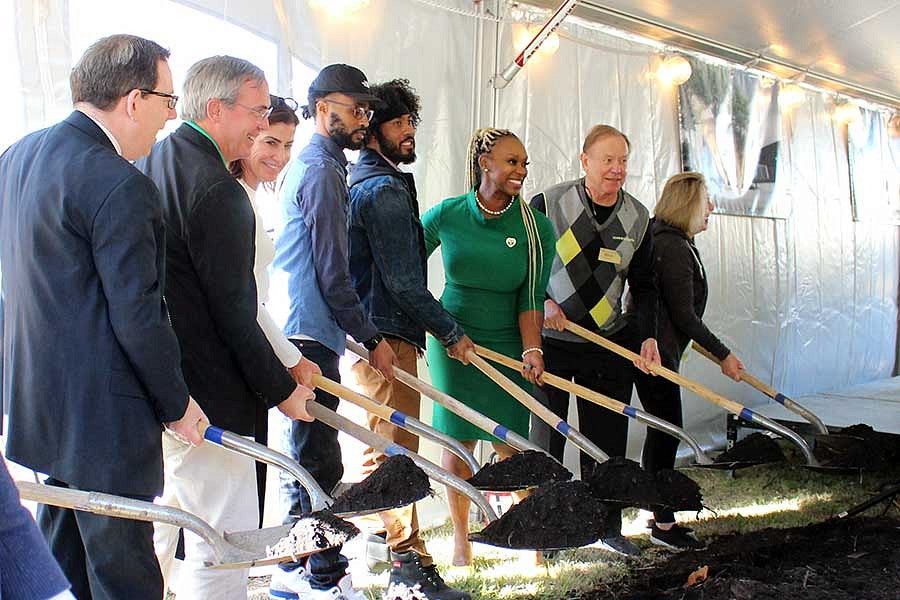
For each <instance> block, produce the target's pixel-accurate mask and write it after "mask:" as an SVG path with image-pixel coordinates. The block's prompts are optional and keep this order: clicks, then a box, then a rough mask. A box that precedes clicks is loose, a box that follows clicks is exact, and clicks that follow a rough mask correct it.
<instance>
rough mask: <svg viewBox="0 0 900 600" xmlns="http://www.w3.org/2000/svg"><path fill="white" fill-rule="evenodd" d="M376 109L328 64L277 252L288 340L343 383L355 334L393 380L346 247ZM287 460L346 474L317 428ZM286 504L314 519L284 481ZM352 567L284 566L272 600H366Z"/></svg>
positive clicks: (292, 170)
mask: <svg viewBox="0 0 900 600" xmlns="http://www.w3.org/2000/svg"><path fill="white" fill-rule="evenodd" d="M379 102H380V101H379V100H378V98H376V97H375V96H373V95H372V94H371V93H370V91H369V83H368V82H367V81H366V76H365V75H364V74H363V72H362V71H360V70H359V69H357V68H355V67H351V66H349V65H341V64H336V65H329V66H327V67H325V68H324V69H322V70H321V71H320V72H319V74H318V75H317V76H316V78H315V80H313V82H312V84H311V85H310V87H309V95H308V104H307V105H306V106H305V107H303V118H305V119H309V118H315V123H316V132H315V133H314V134H313V136H312V139H311V140H310V142H309V144H308V145H307V146H306V147H305V148H304V149H303V150H301V152H300V154H299V156H297V158H296V159H295V160H294V162H293V163H292V164H291V166H290V167H289V168H288V172H287V174H286V175H285V178H284V184H283V187H282V203H283V214H284V217H285V224H284V230H283V231H282V233H281V236H280V237H279V239H278V242H277V243H276V252H275V262H274V267H275V269H276V272H278V271H280V272H283V273H284V274H285V275H286V278H287V285H288V294H289V296H290V312H289V315H288V319H287V323H286V324H285V327H284V333H285V335H287V336H288V338H289V339H291V340H292V341H293V343H294V344H295V345H296V346H297V347H298V348H300V350H301V352H302V353H303V355H304V356H305V357H306V358H308V359H310V360H312V361H313V362H315V363H317V364H318V365H319V367H320V368H321V369H322V374H323V375H324V376H325V377H327V378H328V379H331V380H333V381H340V377H341V376H340V372H339V371H338V361H339V359H340V356H341V355H342V354H343V353H344V348H345V344H346V341H345V339H346V336H347V334H348V333H349V334H350V335H352V336H353V338H354V339H356V340H357V341H359V342H360V343H362V344H363V345H364V346H365V347H366V349H368V350H369V352H370V354H371V358H372V364H373V365H374V366H375V368H376V369H378V371H379V372H380V373H381V374H382V375H383V376H384V377H385V378H386V379H388V380H391V379H393V364H394V363H395V362H396V356H395V355H394V351H393V350H392V349H391V346H390V344H388V342H387V341H385V340H384V338H383V337H382V336H381V334H380V333H379V332H378V328H377V327H376V326H375V324H374V323H373V322H372V320H371V319H370V318H369V317H368V315H367V313H366V310H365V308H364V307H363V305H362V303H361V302H360V300H359V296H358V295H357V294H356V290H355V289H354V287H353V283H352V281H351V279H350V272H349V259H348V243H347V205H348V202H349V192H348V189H347V159H346V157H345V156H344V149H345V148H347V149H351V150H358V149H360V148H361V147H362V145H363V143H364V141H365V137H366V130H367V128H368V125H369V120H370V119H371V118H372V110H371V108H370V106H374V105H375V104H378V103H379ZM316 396H317V400H318V402H319V403H320V404H323V405H325V406H327V407H328V408H331V409H333V410H336V409H337V406H338V398H337V397H335V396H333V395H331V394H328V393H326V392H324V391H322V390H319V391H318V392H317V393H316ZM286 446H287V448H286V450H287V452H288V453H289V454H290V455H291V456H292V457H293V458H294V459H295V460H297V461H298V462H299V463H300V464H301V465H303V467H305V468H306V469H307V470H308V471H309V472H310V474H311V475H312V476H313V477H314V478H315V479H316V481H317V482H318V483H319V485H321V486H322V487H323V488H324V489H326V490H331V489H333V488H334V486H335V485H337V483H338V482H339V481H340V479H341V476H342V475H343V472H344V469H343V465H342V464H341V447H340V445H339V444H338V434H337V431H335V430H334V429H331V428H330V427H328V426H327V425H324V424H322V423H320V422H317V421H316V422H312V423H303V424H300V423H298V422H291V426H290V429H289V431H288V439H287V440H286ZM282 489H283V490H284V491H285V492H286V494H287V496H288V499H289V501H290V509H289V513H288V516H287V518H286V519H285V521H286V522H290V521H292V520H294V519H295V518H296V517H297V516H299V515H301V514H304V513H308V512H309V511H310V510H311V509H312V506H311V503H310V499H309V495H308V494H307V493H306V490H305V489H303V487H302V486H300V485H299V483H297V482H296V481H294V480H286V479H285V480H283V486H282ZM346 570H347V559H346V558H345V557H344V556H343V555H342V554H341V553H340V548H335V549H331V550H327V551H325V552H321V553H318V554H314V555H312V556H311V557H310V558H309V559H308V560H307V561H306V563H305V564H301V563H287V564H285V565H282V566H281V569H280V570H277V571H276V573H275V575H274V576H273V578H272V584H271V586H270V587H269V596H270V597H271V598H310V599H316V598H323V599H324V598H334V597H340V598H345V599H346V600H365V597H364V596H363V595H362V594H361V593H359V592H357V591H355V590H354V589H353V587H352V584H351V581H350V576H349V575H347V574H346Z"/></svg>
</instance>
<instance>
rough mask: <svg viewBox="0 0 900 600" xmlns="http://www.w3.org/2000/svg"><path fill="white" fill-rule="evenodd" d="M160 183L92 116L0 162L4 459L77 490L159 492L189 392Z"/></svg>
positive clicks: (72, 119)
mask: <svg viewBox="0 0 900 600" xmlns="http://www.w3.org/2000/svg"><path fill="white" fill-rule="evenodd" d="M164 244H165V238H164V237H163V219H162V207H161V205H160V201H159V193H158V191H157V189H156V188H155V187H154V185H153V182H151V181H150V180H149V179H147V178H146V177H145V176H144V175H142V174H141V173H140V171H138V170H137V169H135V168H134V167H133V166H132V165H131V164H129V163H128V161H126V160H125V159H123V158H122V157H120V156H119V155H118V154H116V152H115V149H114V148H113V145H112V143H111V142H110V140H109V138H107V137H106V135H105V134H104V133H103V131H102V130H101V129H100V128H99V127H98V126H97V125H96V124H95V123H94V122H93V121H92V120H91V119H89V118H88V117H87V116H86V115H84V114H83V113H80V112H77V111H76V112H73V113H72V114H71V115H70V116H69V117H68V118H67V119H66V120H65V121H63V122H61V123H59V124H57V125H54V126H53V127H50V128H48V129H44V130H42V131H38V132H36V133H32V134H30V135H28V136H26V137H25V138H23V139H22V140H20V141H19V142H17V143H16V144H14V145H13V146H12V147H10V148H9V150H7V151H6V152H5V153H4V154H3V156H2V157H0V264H2V270H3V332H4V333H3V358H4V363H3V377H2V381H3V398H4V400H5V401H8V402H9V405H10V413H9V417H10V418H9V440H8V444H7V456H8V457H9V458H10V459H12V460H14V461H16V462H19V463H22V464H24V465H27V466H28V467H31V468H32V469H35V470H37V471H41V472H43V473H48V474H49V475H51V476H53V477H54V478H56V479H58V480H60V481H64V482H66V483H68V484H70V485H73V486H76V487H79V488H82V489H92V490H100V491H108V492H114V493H119V494H133V495H143V496H149V495H155V494H159V493H160V492H161V491H162V475H163V470H162V448H161V441H160V440H161V438H160V435H161V431H162V426H161V423H164V422H168V421H174V420H177V419H179V418H181V417H182V416H183V414H184V410H185V407H186V406H187V387H186V386H185V384H184V381H183V379H182V375H181V371H180V369H179V360H180V354H179V350H178V342H177V340H176V339H175V334H174V332H173V331H172V328H171V326H170V325H169V322H168V320H167V314H166V307H165V301H164V298H163V294H162V293H163V289H164V285H165V280H164V273H165V271H164V263H165V245H164Z"/></svg>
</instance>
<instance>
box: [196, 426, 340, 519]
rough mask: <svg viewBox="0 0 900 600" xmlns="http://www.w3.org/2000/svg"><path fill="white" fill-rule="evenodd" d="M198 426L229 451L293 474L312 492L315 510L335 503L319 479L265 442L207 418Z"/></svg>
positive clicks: (208, 439) (211, 439)
mask: <svg viewBox="0 0 900 600" xmlns="http://www.w3.org/2000/svg"><path fill="white" fill-rule="evenodd" d="M197 429H198V430H199V431H200V434H201V435H202V436H203V439H205V440H206V441H208V442H212V443H213V444H217V445H219V446H222V447H223V448H225V449H226V450H231V451H232V452H236V453H237V454H241V455H243V456H249V457H250V458H253V459H255V460H258V461H259V462H262V463H265V464H267V465H271V466H273V467H275V468H277V469H280V470H282V471H284V472H286V473H288V474H289V475H290V476H291V477H293V478H294V479H296V480H297V482H298V483H299V484H300V485H302V486H303V488H304V489H305V490H306V492H307V493H308V494H309V498H310V503H311V505H312V509H313V510H314V511H316V510H323V509H325V508H328V507H329V506H331V504H332V502H334V501H333V500H332V499H331V498H330V497H329V496H328V494H327V493H326V492H325V490H323V489H322V487H321V486H320V485H319V484H318V483H317V482H316V480H315V479H314V478H313V476H312V474H310V472H309V471H307V470H306V469H304V468H303V467H302V466H301V465H300V463H298V462H297V461H295V460H294V459H292V458H290V457H289V456H286V455H284V454H282V453H280V452H276V451H275V450H272V449H271V448H269V447H268V446H264V445H263V444H259V443H257V442H254V441H252V440H248V439H247V438H245V437H243V436H240V435H238V434H236V433H232V432H231V431H227V430H225V429H222V428H221V427H216V426H215V425H210V424H209V423H208V422H206V421H201V422H200V423H198V424H197Z"/></svg>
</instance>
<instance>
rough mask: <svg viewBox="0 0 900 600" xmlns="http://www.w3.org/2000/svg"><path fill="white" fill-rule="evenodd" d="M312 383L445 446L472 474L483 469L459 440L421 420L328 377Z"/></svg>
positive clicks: (317, 376) (313, 378) (314, 377)
mask: <svg viewBox="0 0 900 600" xmlns="http://www.w3.org/2000/svg"><path fill="white" fill-rule="evenodd" d="M312 383H313V385H314V386H315V387H317V388H319V389H322V390H325V391H326V392H328V393H329V394H332V395H334V396H338V397H340V398H343V399H344V400H346V401H348V402H351V403H353V404H355V405H357V406H359V407H360V408H363V409H365V410H366V412H369V413H372V414H373V415H375V416H377V417H380V418H381V419H384V420H385V421H388V422H389V423H393V424H394V425H396V426H397V427H402V428H403V429H405V430H407V431H409V432H410V433H412V434H415V435H418V436H420V437H424V438H427V439H429V440H431V441H433V442H435V443H437V444H439V445H440V446H443V447H444V448H446V449H447V450H449V451H450V452H452V453H453V454H455V455H456V456H458V457H459V458H460V459H461V460H462V461H463V462H464V463H466V465H467V466H468V467H469V468H470V469H471V470H472V473H476V472H478V469H480V468H481V465H479V464H478V461H477V460H475V457H474V456H472V453H471V452H469V450H468V449H467V448H466V447H465V446H463V445H462V443H461V442H460V441H459V440H457V439H454V438H452V437H450V436H449V435H447V434H445V433H441V432H440V431H438V430H437V429H434V428H433V427H429V426H428V425H426V424H425V423H423V422H422V421H420V420H419V419H417V418H415V417H411V416H409V415H407V414H406V413H403V412H400V411H399V410H394V409H393V408H391V407H389V406H385V405H384V404H379V403H378V402H375V401H374V400H372V399H371V398H369V397H368V396H364V395H363V394H360V393H358V392H355V391H353V390H351V389H350V388H348V387H345V386H343V385H341V384H339V383H337V382H336V381H332V380H331V379H328V378H327V377H323V376H322V375H318V374H315V375H313V376H312Z"/></svg>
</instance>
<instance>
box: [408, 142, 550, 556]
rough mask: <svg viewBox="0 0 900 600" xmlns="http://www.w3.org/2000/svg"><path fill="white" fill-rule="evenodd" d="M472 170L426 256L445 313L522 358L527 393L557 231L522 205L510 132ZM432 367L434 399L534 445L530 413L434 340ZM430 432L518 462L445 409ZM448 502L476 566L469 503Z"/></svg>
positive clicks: (456, 552)
mask: <svg viewBox="0 0 900 600" xmlns="http://www.w3.org/2000/svg"><path fill="white" fill-rule="evenodd" d="M467 160H468V164H467V187H468V192H467V193H466V194H464V195H462V196H457V197H455V198H448V199H446V200H444V201H443V202H441V203H440V204H438V205H437V206H435V207H433V208H432V209H431V210H429V211H428V212H427V213H425V215H423V217H422V225H423V227H424V230H425V246H426V250H427V252H428V254H429V255H430V254H431V253H432V252H433V251H434V250H435V249H436V248H437V247H438V246H441V255H442V259H443V264H444V272H445V275H446V285H445V287H444V292H443V294H442V296H441V304H442V305H443V306H444V308H445V309H446V310H447V311H448V312H449V313H450V315H451V316H452V317H453V318H454V319H455V320H456V321H457V322H458V323H459V324H460V325H461V326H462V327H463V328H464V329H465V331H466V333H468V335H469V337H471V338H472V341H474V342H475V343H476V344H481V345H483V346H486V347H488V348H490V349H492V350H495V351H497V352H501V353H503V354H506V355H507V356H514V357H519V356H521V357H522V361H523V362H524V363H525V366H524V368H523V369H522V371H521V372H519V373H516V372H514V371H510V370H506V371H505V374H506V375H507V376H509V377H510V378H512V379H513V380H514V381H516V382H517V383H518V384H519V385H520V386H521V387H522V388H523V389H526V390H530V389H531V384H533V383H535V382H536V380H537V378H538V377H540V376H541V374H542V373H543V371H544V360H543V350H542V349H541V327H542V325H543V320H544V319H543V304H544V292H545V290H546V288H547V281H548V279H549V277H550V266H551V264H552V263H553V255H554V252H555V242H556V238H555V237H554V234H553V227H552V226H551V224H550V222H549V221H548V220H547V218H546V217H545V216H544V215H542V214H540V213H538V212H536V211H534V210H533V209H532V208H531V207H529V206H528V205H527V204H526V203H523V202H522V201H521V198H520V194H521V190H522V185H523V184H524V182H525V177H526V176H527V175H528V156H527V154H526V152H525V147H524V146H523V145H522V142H521V141H519V138H517V137H516V136H515V134H513V133H512V132H511V131H508V130H506V129H479V130H477V131H476V132H475V133H474V134H473V136H472V138H471V140H470V142H469V151H468V159H467ZM428 363H429V370H430V373H431V379H432V381H433V382H434V385H435V386H436V387H437V388H438V389H440V390H441V391H444V392H446V393H448V394H450V395H452V396H455V397H456V398H458V399H459V400H460V401H462V402H465V403H466V404H468V405H469V406H471V407H472V408H474V409H475V410H477V411H479V412H481V413H483V414H485V415H487V416H489V417H491V418H492V419H494V420H496V421H497V422H499V423H502V424H503V425H504V426H506V427H508V428H509V429H511V430H513V431H515V432H517V433H519V434H520V435H523V436H527V435H528V421H529V416H530V413H529V412H528V410H527V409H526V408H524V407H523V406H522V405H521V404H519V403H518V402H517V401H516V400H515V399H514V398H512V397H511V396H510V395H509V394H508V393H506V392H505V391H504V390H503V389H502V388H500V387H499V386H497V385H496V384H495V383H494V382H493V381H492V380H490V379H488V378H487V377H485V376H484V375H482V374H481V373H480V372H479V371H478V370H476V369H475V368H474V367H470V366H466V365H464V364H462V363H461V362H459V361H457V360H453V359H451V358H450V357H449V356H448V355H447V352H446V349H444V348H443V347H442V346H441V345H440V344H439V343H438V342H437V340H435V339H433V338H429V339H428ZM526 380H527V381H526ZM433 422H434V427H435V428H437V429H439V430H441V431H443V432H444V433H447V434H448V435H451V436H453V437H455V438H457V439H459V440H462V441H463V443H464V444H465V445H466V446H467V447H468V448H470V449H472V448H474V447H475V443H476V441H477V440H487V441H490V442H493V444H494V448H495V450H496V452H497V454H498V455H499V456H501V457H506V456H509V455H510V454H512V453H513V450H512V449H511V448H509V447H508V446H506V445H505V444H502V443H501V442H500V441H499V440H498V439H497V438H494V437H493V436H491V435H489V434H487V433H485V432H484V431H482V430H480V429H478V428H477V427H475V426H474V425H472V424H470V423H468V422H467V421H464V420H463V419H460V418H459V417H458V416H456V415H455V414H454V413H452V412H450V411H448V410H446V409H444V408H443V407H441V406H437V405H435V407H434V418H433ZM441 463H442V465H443V467H444V468H446V469H448V470H450V471H451V472H453V473H454V474H456V475H459V476H460V477H463V478H467V477H469V476H471V473H469V470H468V468H467V467H466V465H465V464H464V463H463V462H462V461H460V460H459V459H458V458H457V457H456V456H454V455H453V454H451V453H449V452H447V451H444V453H443V455H442V457H441ZM447 500H448V504H449V508H450V517H451V519H452V521H453V527H454V548H453V564H454V565H466V564H470V563H471V561H472V550H471V546H470V545H469V541H468V539H467V535H468V531H469V523H468V513H469V501H468V499H467V498H465V497H464V496H462V495H461V494H459V493H457V492H455V491H453V490H450V489H449V488H448V490H447Z"/></svg>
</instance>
